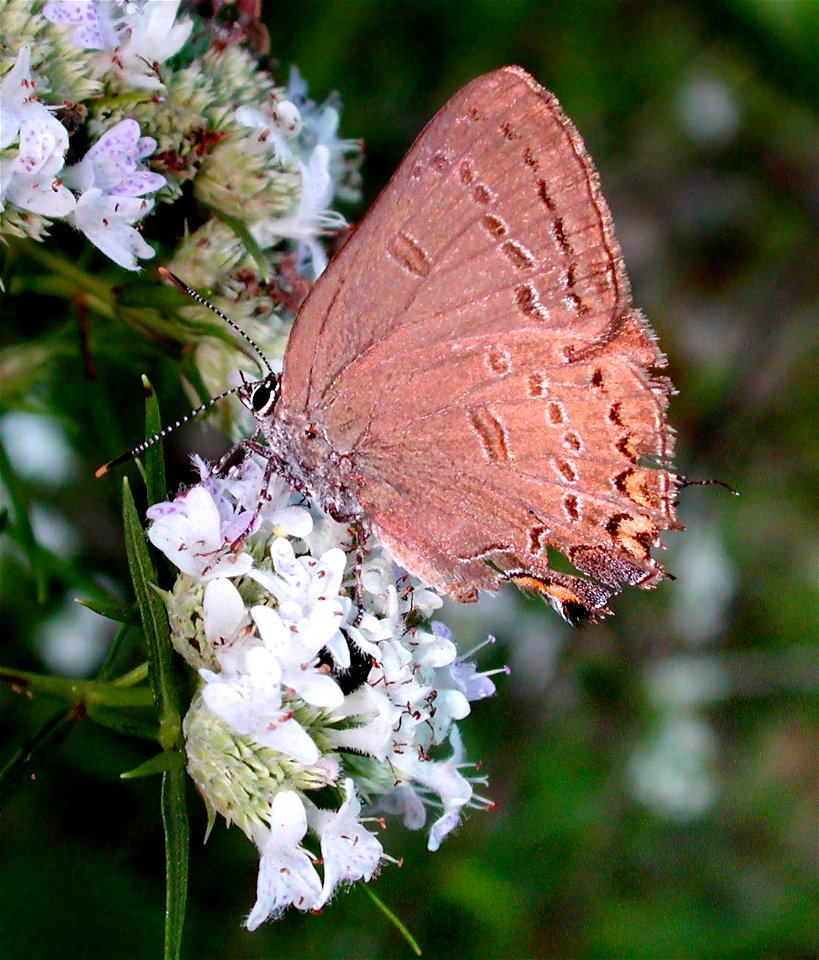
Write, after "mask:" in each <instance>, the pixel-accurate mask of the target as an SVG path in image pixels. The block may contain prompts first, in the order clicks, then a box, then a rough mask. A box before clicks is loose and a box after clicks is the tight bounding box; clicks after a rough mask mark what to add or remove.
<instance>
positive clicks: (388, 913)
mask: <svg viewBox="0 0 819 960" xmlns="http://www.w3.org/2000/svg"><path fill="white" fill-rule="evenodd" d="M364 893H366V894H367V896H368V897H369V898H370V900H372V902H373V903H374V904H375V905H376V907H378V909H379V910H380V911H381V912H382V913H383V914H384V916H385V917H386V918H387V919H388V920H389V921H390V923H391V924H392V925H393V926H394V927H395V929H396V930H397V931H398V932H399V933H400V934H401V936H402V937H403V938H404V939H405V940H406V941H407V944H408V945H409V948H410V950H412V952H413V953H414V954H415V956H416V957H420V956H421V955H422V953H423V951H422V950H421V948H420V947H419V946H418V941H417V940H416V939H415V937H414V936H413V935H412V934H411V933H410V932H409V930H408V929H407V928H406V927H405V926H404V924H403V923H402V922H401V921H400V920H399V919H398V917H396V915H395V914H394V913H393V912H392V910H390V908H389V907H388V906H387V905H386V903H384V901H383V900H381V899H380V897H377V896H376V895H375V894H374V893H373V892H372V890H370V887H369V884H366V885H365V886H364Z"/></svg>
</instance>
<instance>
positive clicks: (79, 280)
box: [25, 241, 114, 317]
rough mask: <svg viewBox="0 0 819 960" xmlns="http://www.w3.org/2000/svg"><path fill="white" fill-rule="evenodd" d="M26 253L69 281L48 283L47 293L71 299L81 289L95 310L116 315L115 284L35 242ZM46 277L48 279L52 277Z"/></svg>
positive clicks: (27, 248)
mask: <svg viewBox="0 0 819 960" xmlns="http://www.w3.org/2000/svg"><path fill="white" fill-rule="evenodd" d="M25 252H26V256H28V257H30V258H31V259H32V260H36V261H37V262H38V263H41V264H42V265H43V266H44V267H47V268H48V270H49V271H51V273H53V274H56V275H57V276H58V277H60V278H62V279H63V280H68V281H69V284H68V285H66V284H64V283H54V282H51V283H47V286H48V291H47V292H48V293H49V294H50V295H51V296H62V297H65V298H67V299H69V300H70V299H73V297H74V295H75V293H76V292H77V291H78V290H79V291H80V292H81V293H82V294H83V295H84V296H85V298H86V302H87V303H88V305H89V306H90V307H93V309H94V310H97V311H98V312H99V313H102V314H104V315H105V316H107V317H113V316H114V311H113V308H112V306H111V305H112V303H113V301H114V292H113V284H110V283H106V282H105V281H104V280H100V279H99V277H98V276H94V275H93V274H90V273H88V272H86V271H85V270H82V269H81V268H80V267H78V266H77V264H76V263H74V262H72V261H69V260H65V259H64V258H63V257H60V256H58V255H57V254H55V253H51V252H50V251H49V250H47V249H46V248H45V247H44V246H43V245H42V244H39V243H35V242H34V241H31V242H30V243H27V244H26V245H25ZM45 279H46V281H48V279H49V278H45ZM51 279H52V280H53V279H54V278H51ZM41 292H42V291H41Z"/></svg>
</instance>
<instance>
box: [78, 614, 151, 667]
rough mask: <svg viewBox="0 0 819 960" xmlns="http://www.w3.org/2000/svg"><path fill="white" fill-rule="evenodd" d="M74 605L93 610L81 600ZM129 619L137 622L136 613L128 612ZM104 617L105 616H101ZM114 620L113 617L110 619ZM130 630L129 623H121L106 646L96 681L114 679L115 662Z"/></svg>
mask: <svg viewBox="0 0 819 960" xmlns="http://www.w3.org/2000/svg"><path fill="white" fill-rule="evenodd" d="M75 602H76V603H79V604H80V605H81V606H88V607H89V609H91V610H93V609H94V608H93V607H91V606H90V601H86V602H83V601H82V600H76V601H75ZM94 612H95V613H100V611H99V610H95V611H94ZM128 613H129V618H130V619H131V620H132V621H133V623H134V624H136V623H137V622H138V620H137V616H136V611H135V610H133V609H131V610H129V611H128ZM101 616H105V614H104V613H103V614H101ZM111 619H112V620H113V619H116V618H114V617H112V618H111ZM130 629H131V624H130V623H123V625H122V626H121V627H120V628H119V630H117V633H116V636H115V637H114V639H113V640H112V641H111V643H110V644H109V645H108V649H107V650H106V651H105V659H104V660H103V661H102V664H101V666H100V668H99V670H98V671H97V679H98V680H105V681H110V680H113V679H114V675H115V673H116V669H117V660H118V659H119V655H120V652H121V651H122V647H123V644H124V643H125V638H126V637H127V636H128V631H129V630H130Z"/></svg>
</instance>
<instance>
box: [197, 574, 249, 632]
mask: <svg viewBox="0 0 819 960" xmlns="http://www.w3.org/2000/svg"><path fill="white" fill-rule="evenodd" d="M202 614H203V616H204V621H205V638H206V639H207V641H208V643H209V644H210V645H211V647H219V646H221V645H223V644H225V643H229V642H230V641H231V640H232V639H233V638H234V637H235V636H236V634H237V632H238V631H239V629H240V628H241V626H242V623H243V622H244V619H245V604H244V601H243V600H242V596H241V594H240V593H239V591H238V590H237V589H236V587H235V586H234V585H233V584H232V583H231V582H230V580H227V579H225V578H223V577H216V578H215V579H213V580H211V581H209V583H208V585H207V587H205V596H204V599H203V601H202Z"/></svg>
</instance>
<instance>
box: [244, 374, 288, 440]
mask: <svg viewBox="0 0 819 960" xmlns="http://www.w3.org/2000/svg"><path fill="white" fill-rule="evenodd" d="M279 380H280V377H279V374H278V373H274V372H273V371H271V372H270V373H268V374H266V375H265V376H264V377H262V379H261V380H246V379H245V377H244V375H242V385H241V387H239V389H238V390H237V391H236V392H237V395H238V397H239V399H240V400H241V401H242V403H243V404H244V405H245V406H246V407H247V409H248V410H249V411H250V412H251V413H252V414H253V417H254V419H255V420H256V421H257V422H258V423H259V424H261V425H262V426H264V424H266V423H269V422H270V419H271V418H272V416H273V409H274V407H275V406H276V401H277V400H278V399H279Z"/></svg>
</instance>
